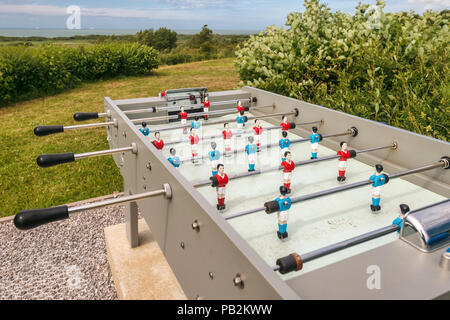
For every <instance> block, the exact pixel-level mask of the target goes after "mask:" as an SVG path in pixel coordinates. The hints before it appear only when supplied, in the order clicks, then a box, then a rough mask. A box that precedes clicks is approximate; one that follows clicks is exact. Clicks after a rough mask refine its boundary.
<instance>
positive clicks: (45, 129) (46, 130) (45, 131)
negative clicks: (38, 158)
mask: <svg viewBox="0 0 450 320" xmlns="http://www.w3.org/2000/svg"><path fill="white" fill-rule="evenodd" d="M60 132H64V126H38V127H36V128H34V134H35V135H37V136H39V137H43V136H48V135H49V134H54V133H60Z"/></svg>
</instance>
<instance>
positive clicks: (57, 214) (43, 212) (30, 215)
mask: <svg viewBox="0 0 450 320" xmlns="http://www.w3.org/2000/svg"><path fill="white" fill-rule="evenodd" d="M68 217H69V208H68V207H67V206H59V207H52V208H45V209H31V210H23V211H20V212H19V213H18V214H16V216H15V217H14V225H15V226H16V228H17V229H21V230H28V229H32V228H35V227H38V226H40V225H43V224H46V223H50V222H54V221H58V220H62V219H67V218H68Z"/></svg>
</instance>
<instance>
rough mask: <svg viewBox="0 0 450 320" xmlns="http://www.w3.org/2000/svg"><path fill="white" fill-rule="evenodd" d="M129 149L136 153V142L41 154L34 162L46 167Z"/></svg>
mask: <svg viewBox="0 0 450 320" xmlns="http://www.w3.org/2000/svg"><path fill="white" fill-rule="evenodd" d="M129 151H131V152H133V153H134V154H136V153H137V145H136V143H134V142H133V143H132V144H131V146H129V147H124V148H117V149H109V150H101V151H93V152H86V153H79V154H74V153H73V152H69V153H50V154H42V155H40V156H39V157H38V158H37V160H36V162H37V164H38V165H39V166H40V167H42V168H48V167H52V166H56V165H58V164H62V163H68V162H74V161H75V160H78V159H84V158H92V157H99V156H105V155H109V154H115V153H121V152H129Z"/></svg>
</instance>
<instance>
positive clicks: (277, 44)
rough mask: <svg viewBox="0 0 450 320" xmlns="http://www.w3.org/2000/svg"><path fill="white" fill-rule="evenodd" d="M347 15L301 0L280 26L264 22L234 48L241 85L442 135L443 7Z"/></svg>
mask: <svg viewBox="0 0 450 320" xmlns="http://www.w3.org/2000/svg"><path fill="white" fill-rule="evenodd" d="M384 6H385V4H384V2H382V1H378V2H377V5H376V6H374V7H371V6H369V5H366V4H359V5H358V6H357V7H356V12H355V14H354V15H350V14H346V13H342V12H336V13H332V12H331V11H330V10H329V8H327V6H326V5H323V4H320V3H319V1H318V0H306V1H305V7H306V10H305V12H303V13H299V12H293V13H290V14H289V15H288V18H287V22H286V25H287V28H275V27H268V28H267V29H266V31H265V32H264V33H260V34H259V35H256V36H251V37H250V40H249V41H247V42H246V43H244V44H243V45H241V46H240V47H239V48H238V50H237V51H236V56H237V59H236V66H237V67H238V68H239V72H240V77H241V80H242V82H241V85H252V86H256V87H259V88H262V89H266V90H270V91H273V92H277V93H280V94H283V95H288V96H291V97H294V98H298V99H301V100H306V101H310V102H312V103H316V104H321V105H325V106H327V107H330V108H332V109H337V110H340V111H344V112H347V113H351V114H354V115H358V116H361V117H364V118H369V119H373V120H375V121H381V122H386V123H388V124H390V125H393V126H397V127H401V128H404V129H407V130H411V131H415V132H418V133H421V134H425V135H429V136H432V137H435V138H438V139H443V140H448V138H449V132H448V129H449V123H450V121H449V120H450V103H449V92H450V87H449V84H450V82H449V70H448V69H449V68H448V58H449V56H448V54H449V52H448V50H449V39H450V35H449V18H450V14H449V12H448V11H442V12H441V13H438V12H434V11H426V12H424V13H423V15H417V14H414V13H413V12H398V13H384V12H383V8H384Z"/></svg>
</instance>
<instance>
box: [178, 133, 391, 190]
mask: <svg viewBox="0 0 450 320" xmlns="http://www.w3.org/2000/svg"><path fill="white" fill-rule="evenodd" d="M355 129H356V128H355ZM349 134H353V131H352V130H351V129H349V130H348V131H347V132H346V133H338V134H330V135H323V136H322V138H328V137H330V136H332V137H337V136H342V135H349ZM305 141H309V138H301V139H295V140H292V141H291V144H294V143H300V142H305ZM275 146H278V143H273V144H270V145H266V146H265V147H267V148H271V147H275ZM396 147H397V145H396V144H391V145H389V146H383V147H377V148H372V149H366V150H358V151H357V150H350V151H349V152H350V154H351V155H352V158H354V157H356V155H357V154H359V153H365V152H371V151H376V150H382V149H388V148H396ZM244 151H245V148H244V149H239V150H235V152H234V153H238V152H244ZM206 157H208V156H203V157H202V158H206ZM337 158H339V156H338V155H332V156H327V157H323V158H318V159H311V160H302V161H298V162H294V164H295V166H302V165H307V164H310V163H315V162H319V161H325V160H331V159H337ZM190 159H191V160H192V158H190ZM183 161H186V160H183ZM183 161H182V162H183ZM283 168H284V167H283V166H273V167H268V168H264V169H258V170H255V171H251V172H248V171H247V172H243V173H238V174H234V175H228V180H233V179H239V178H245V177H249V176H254V175H258V174H262V173H266V172H272V171H277V170H282V169H283ZM209 184H211V180H201V181H198V182H195V183H194V184H193V186H194V187H195V188H199V187H203V186H206V185H209Z"/></svg>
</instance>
